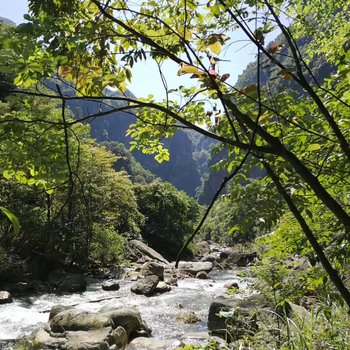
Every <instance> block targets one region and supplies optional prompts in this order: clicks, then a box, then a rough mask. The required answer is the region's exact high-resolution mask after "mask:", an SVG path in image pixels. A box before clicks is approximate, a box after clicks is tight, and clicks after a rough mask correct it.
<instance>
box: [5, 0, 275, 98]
mask: <svg viewBox="0 0 350 350" xmlns="http://www.w3.org/2000/svg"><path fill="white" fill-rule="evenodd" d="M27 3H28V1H27V0H0V16H2V17H7V18H9V19H11V20H12V21H14V22H15V23H17V24H19V23H21V22H23V21H24V19H23V15H24V14H25V13H27V11H28V6H27ZM275 35H276V34H274V35H273V36H275ZM230 36H231V41H232V42H234V43H233V44H232V45H234V46H233V47H237V49H235V50H232V49H230V50H229V51H230V56H229V57H228V56H226V57H225V51H223V52H222V54H221V55H220V58H222V59H228V60H229V62H226V63H222V65H221V67H220V70H219V73H220V74H224V73H229V74H230V75H231V77H230V78H229V80H228V83H230V84H234V83H235V82H236V80H237V76H238V75H239V74H240V73H241V72H242V71H243V69H244V68H245V67H246V65H247V64H248V63H249V62H250V61H252V60H253V59H254V57H255V54H256V49H255V48H254V46H253V45H252V44H250V45H248V46H246V47H244V45H245V43H244V42H243V43H242V42H239V40H242V36H241V35H239V34H236V33H233V34H232V35H230ZM267 42H268V40H267ZM241 47H243V48H242V49H241ZM232 51H233V52H232ZM178 69H179V67H178V66H177V65H176V64H174V63H170V62H167V63H165V64H164V65H163V73H165V75H166V79H167V84H168V88H169V89H170V88H177V87H179V86H180V85H185V86H188V85H189V84H195V83H196V81H195V79H192V80H190V79H188V77H186V76H180V77H179V76H177V71H178ZM133 77H134V79H133V83H132V84H131V85H130V86H128V87H129V89H130V90H131V91H132V92H133V93H134V94H135V95H136V96H137V97H147V96H148V95H149V94H152V95H154V96H155V97H156V98H157V99H162V98H164V97H165V93H164V91H165V90H164V86H163V83H162V81H161V79H160V76H159V71H158V68H157V66H156V65H155V64H154V63H152V62H144V61H143V62H141V63H139V64H136V65H135V66H134V68H133Z"/></svg>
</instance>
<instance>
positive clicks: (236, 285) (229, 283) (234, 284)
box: [224, 282, 239, 289]
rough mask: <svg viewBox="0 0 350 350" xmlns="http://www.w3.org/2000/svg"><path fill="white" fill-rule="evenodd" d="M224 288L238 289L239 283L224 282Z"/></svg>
mask: <svg viewBox="0 0 350 350" xmlns="http://www.w3.org/2000/svg"><path fill="white" fill-rule="evenodd" d="M224 288H226V289H232V288H234V289H239V285H238V283H237V282H228V283H225V284H224Z"/></svg>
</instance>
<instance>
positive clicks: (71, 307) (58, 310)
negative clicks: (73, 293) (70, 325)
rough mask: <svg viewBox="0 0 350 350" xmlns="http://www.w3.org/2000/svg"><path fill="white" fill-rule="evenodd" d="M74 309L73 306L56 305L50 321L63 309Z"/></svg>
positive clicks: (50, 315)
mask: <svg viewBox="0 0 350 350" xmlns="http://www.w3.org/2000/svg"><path fill="white" fill-rule="evenodd" d="M71 309H74V307H73V306H66V305H54V306H53V307H52V308H51V310H50V314H49V321H50V320H52V319H53V318H54V317H55V316H56V315H57V314H59V313H60V312H62V311H66V310H71Z"/></svg>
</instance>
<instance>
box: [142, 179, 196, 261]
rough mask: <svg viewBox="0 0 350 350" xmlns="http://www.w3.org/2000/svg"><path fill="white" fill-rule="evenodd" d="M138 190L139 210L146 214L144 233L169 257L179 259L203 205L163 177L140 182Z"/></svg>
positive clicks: (153, 245) (157, 248)
mask: <svg viewBox="0 0 350 350" xmlns="http://www.w3.org/2000/svg"><path fill="white" fill-rule="evenodd" d="M135 194H136V197H137V203H138V206H139V210H140V212H141V213H142V214H143V215H144V216H145V222H144V225H143V226H142V227H141V234H142V237H143V238H144V239H145V240H146V241H147V242H148V243H149V244H150V245H151V246H152V247H153V248H154V249H155V250H157V251H159V252H160V253H162V254H164V256H165V257H167V258H169V259H175V258H176V255H177V253H178V252H179V250H180V248H181V247H182V245H183V243H184V241H185V239H186V238H187V237H188V235H189V234H191V233H192V231H193V229H194V225H195V224H196V222H197V219H198V216H199V213H200V207H199V205H198V204H197V203H196V202H195V200H194V199H193V198H190V197H189V196H187V195H186V194H185V193H184V192H182V191H178V190H177V189H176V188H175V187H174V186H172V185H171V184H169V183H162V182H159V181H156V182H153V183H151V184H149V185H136V186H135Z"/></svg>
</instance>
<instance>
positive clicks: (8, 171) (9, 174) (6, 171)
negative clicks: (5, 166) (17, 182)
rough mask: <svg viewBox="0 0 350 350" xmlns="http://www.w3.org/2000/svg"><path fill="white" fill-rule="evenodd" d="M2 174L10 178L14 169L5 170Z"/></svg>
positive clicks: (13, 173)
mask: <svg viewBox="0 0 350 350" xmlns="http://www.w3.org/2000/svg"><path fill="white" fill-rule="evenodd" d="M2 175H3V176H4V178H5V179H7V180H9V179H12V178H13V176H14V175H15V172H14V170H5V171H4V172H3V173H2Z"/></svg>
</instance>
